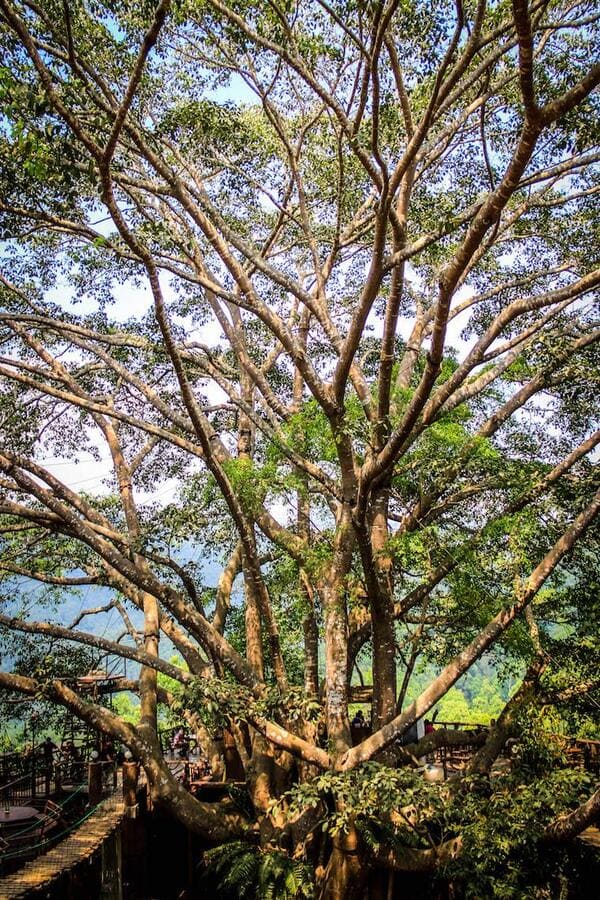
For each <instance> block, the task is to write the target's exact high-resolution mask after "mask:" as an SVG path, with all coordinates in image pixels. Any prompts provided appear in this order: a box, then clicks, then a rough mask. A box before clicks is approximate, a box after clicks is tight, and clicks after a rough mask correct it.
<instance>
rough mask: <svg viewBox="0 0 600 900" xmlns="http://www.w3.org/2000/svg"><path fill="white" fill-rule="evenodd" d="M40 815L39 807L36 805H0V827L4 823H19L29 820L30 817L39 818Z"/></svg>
mask: <svg viewBox="0 0 600 900" xmlns="http://www.w3.org/2000/svg"><path fill="white" fill-rule="evenodd" d="M39 815H40V812H39V810H38V809H36V808H35V807H34V806H9V807H8V811H7V810H6V807H3V806H0V828H1V827H2V826H3V825H19V824H21V823H24V822H27V821H28V820H29V819H37V818H38V816H39Z"/></svg>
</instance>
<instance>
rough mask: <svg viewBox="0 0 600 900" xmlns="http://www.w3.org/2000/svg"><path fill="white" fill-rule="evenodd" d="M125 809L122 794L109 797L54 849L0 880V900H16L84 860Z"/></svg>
mask: <svg viewBox="0 0 600 900" xmlns="http://www.w3.org/2000/svg"><path fill="white" fill-rule="evenodd" d="M124 809H125V807H124V805H123V799H122V797H120V796H118V795H115V796H114V797H109V798H108V800H105V801H104V802H103V803H102V804H101V805H100V806H99V807H98V808H97V809H96V810H95V811H94V812H93V813H92V814H91V816H90V817H89V819H86V820H85V822H82V823H81V825H80V826H79V827H78V828H76V829H75V831H73V832H72V833H71V834H70V835H69V836H68V837H66V838H65V839H64V840H62V841H61V842H60V843H59V844H57V846H56V847H54V849H53V850H50V851H49V852H48V853H44V854H42V855H41V856H38V857H37V859H34V860H32V861H31V862H28V863H27V864H26V865H25V866H23V868H22V869H19V871H18V872H14V874H12V875H8V876H7V877H6V878H2V879H0V900H19V898H22V897H25V896H28V895H29V894H31V893H33V892H35V891H39V890H41V889H43V888H44V887H45V886H46V885H48V884H49V883H50V882H51V881H53V880H54V879H55V878H58V877H59V876H60V875H62V874H63V873H64V872H66V871H68V870H69V869H72V868H73V866H76V865H77V863H79V862H81V861H82V860H85V859H87V857H89V856H90V855H91V854H92V853H94V852H95V851H96V850H97V849H98V848H99V847H100V846H101V845H102V843H103V841H105V840H106V838H107V837H108V836H109V835H110V834H111V832H112V831H114V829H115V828H116V827H117V825H118V824H119V823H120V821H121V819H122V818H123V815H124Z"/></svg>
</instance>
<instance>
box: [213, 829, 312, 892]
mask: <svg viewBox="0 0 600 900" xmlns="http://www.w3.org/2000/svg"><path fill="white" fill-rule="evenodd" d="M204 863H205V865H206V866H207V870H206V875H205V878H208V879H210V880H211V881H212V882H213V883H216V886H217V888H218V890H219V896H222V897H232V898H233V897H235V898H238V897H239V898H241V900H301V898H304V900H312V898H313V897H314V896H315V892H314V881H313V875H312V872H311V870H310V868H309V866H307V865H306V864H305V863H303V862H301V861H300V860H296V859H290V857H289V856H287V855H286V854H285V853H283V852H282V851H280V850H276V849H274V848H272V847H266V848H259V847H252V846H249V845H248V844H246V843H244V842H242V841H237V842H232V843H230V844H223V845H222V846H220V847H215V848H214V849H213V850H208V851H207V852H206V853H205V854H204Z"/></svg>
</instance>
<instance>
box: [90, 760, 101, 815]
mask: <svg viewBox="0 0 600 900" xmlns="http://www.w3.org/2000/svg"><path fill="white" fill-rule="evenodd" d="M88 799H89V801H90V806H96V805H97V804H98V803H100V801H101V800H102V763H100V762H97V761H96V760H91V761H90V763H89V765H88Z"/></svg>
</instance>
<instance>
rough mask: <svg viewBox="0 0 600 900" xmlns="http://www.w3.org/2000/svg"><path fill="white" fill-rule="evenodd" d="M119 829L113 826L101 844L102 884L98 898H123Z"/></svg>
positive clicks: (104, 899) (117, 899)
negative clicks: (113, 828)
mask: <svg viewBox="0 0 600 900" xmlns="http://www.w3.org/2000/svg"><path fill="white" fill-rule="evenodd" d="M122 870H123V862H122V855H121V829H120V828H115V830H114V831H113V833H112V834H111V835H109V836H108V837H107V838H106V840H105V841H104V843H103V844H102V884H101V888H100V895H99V900H123V872H122Z"/></svg>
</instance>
